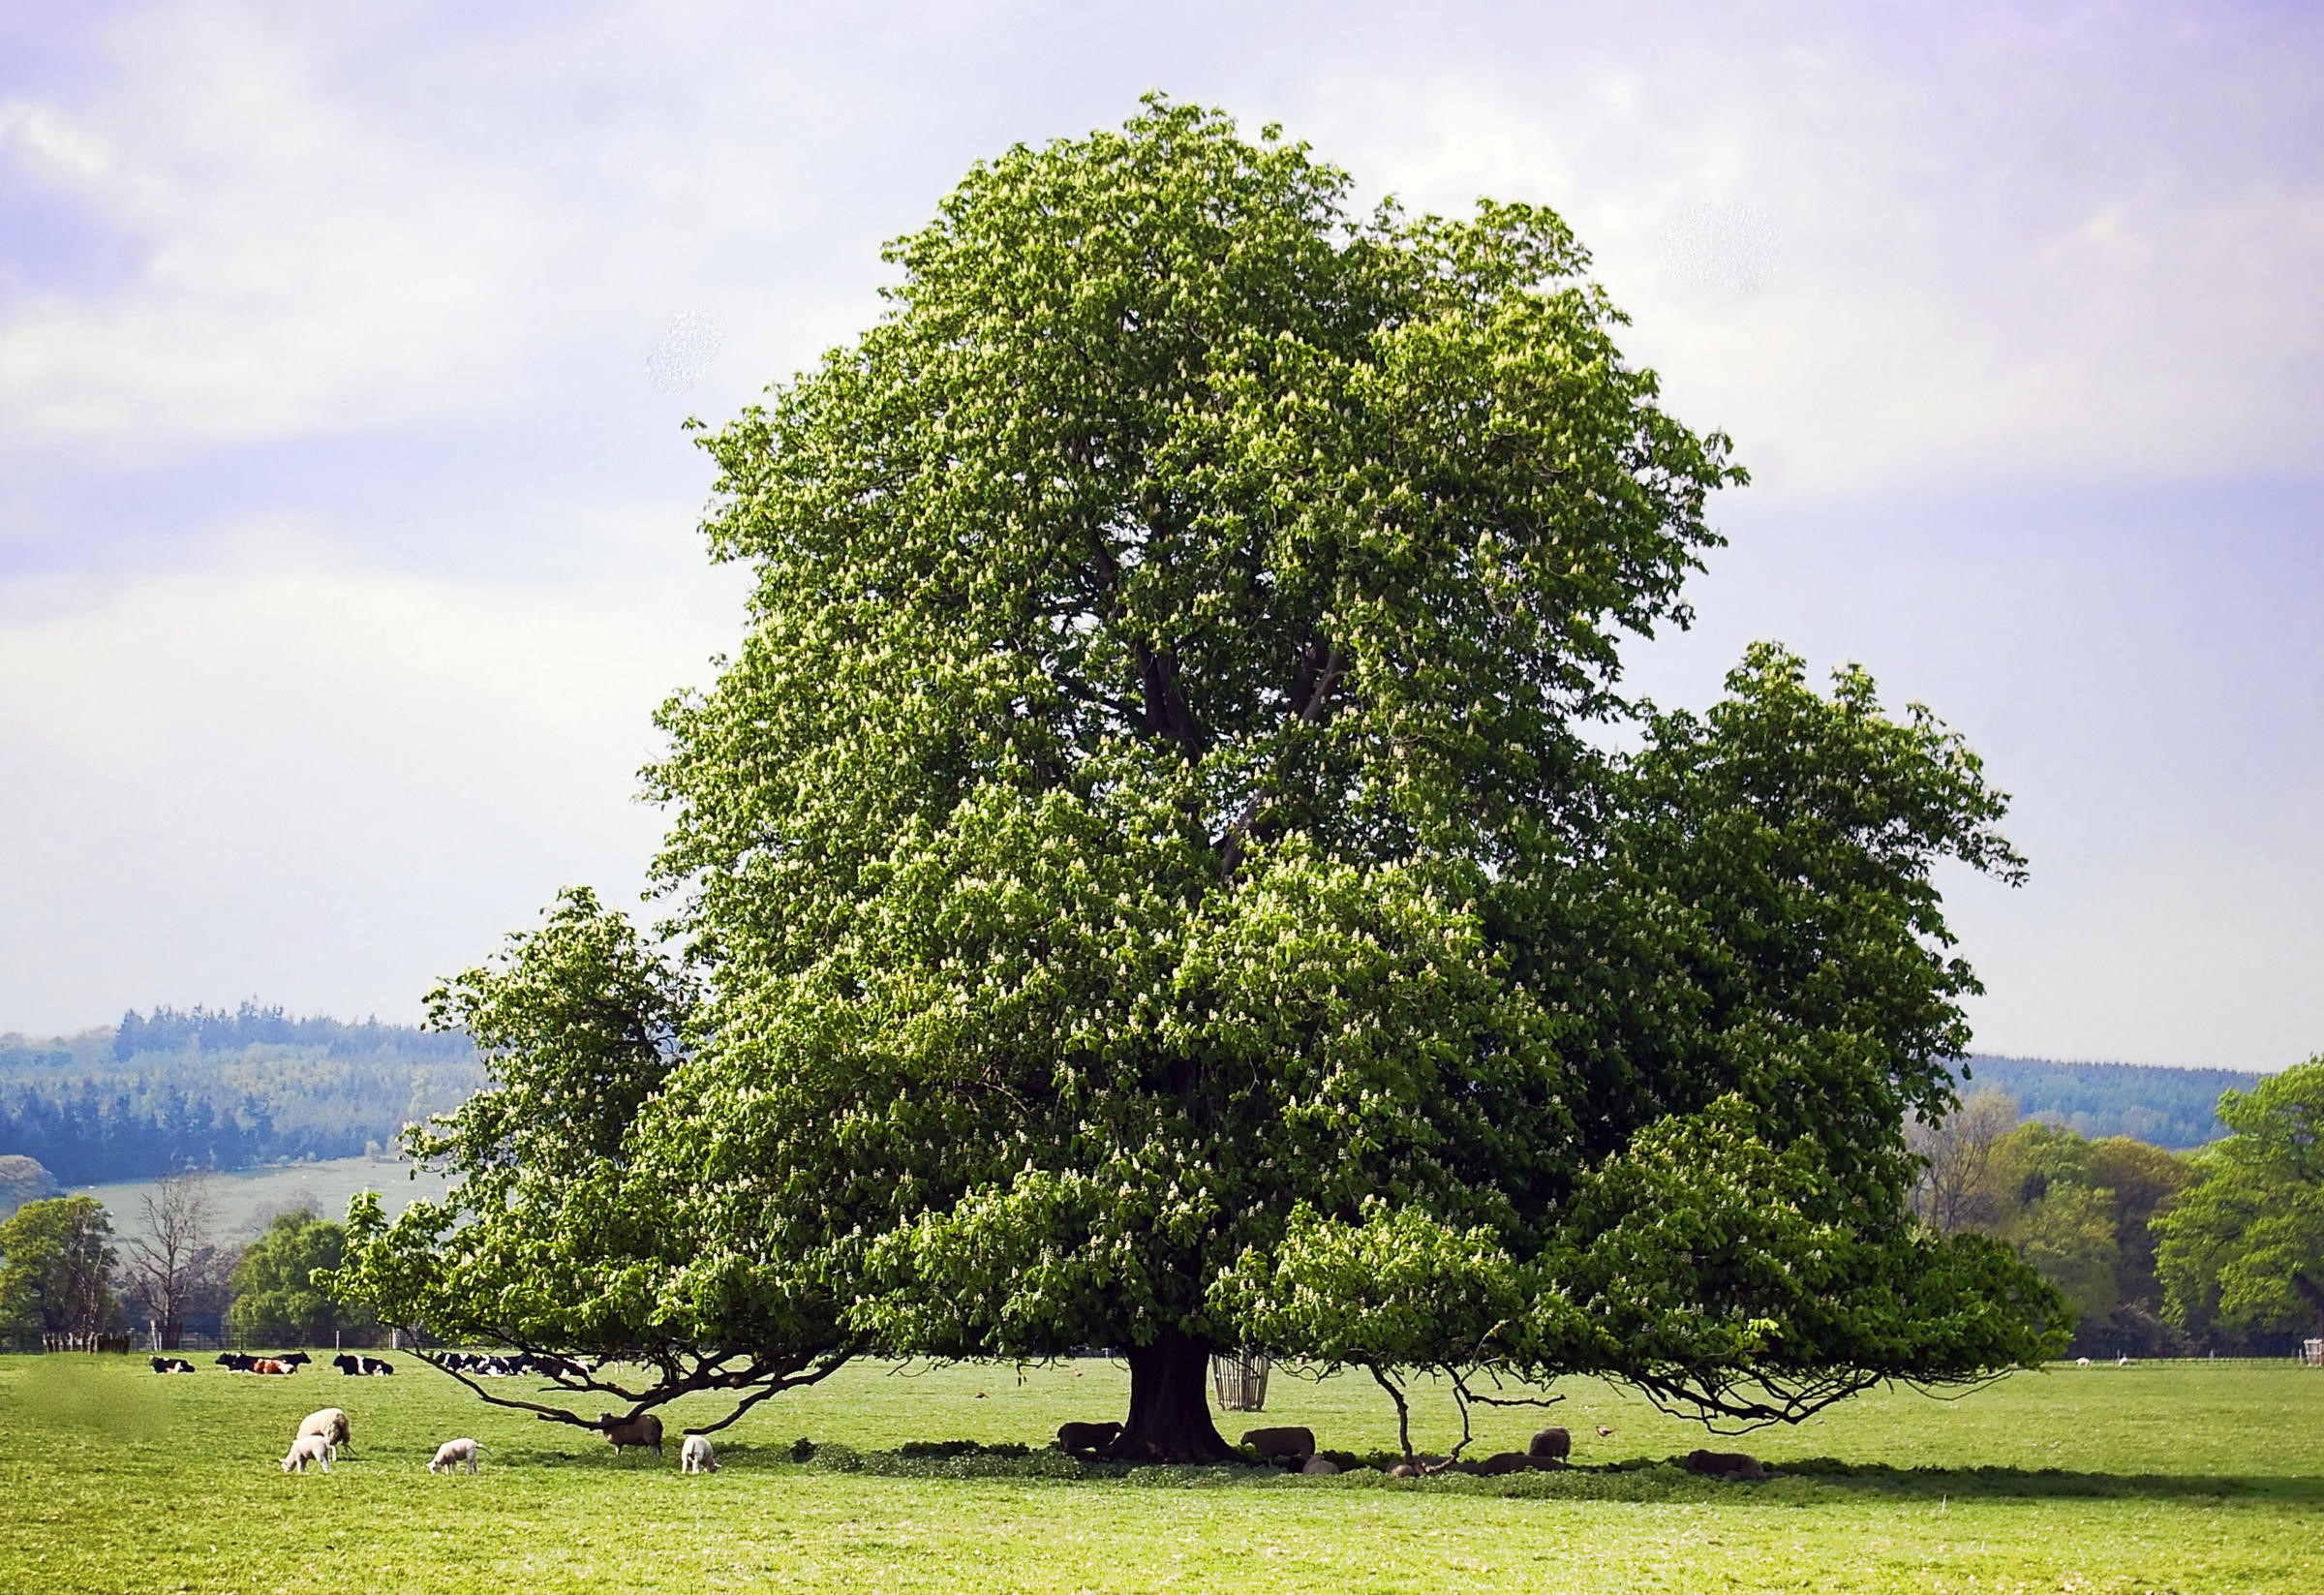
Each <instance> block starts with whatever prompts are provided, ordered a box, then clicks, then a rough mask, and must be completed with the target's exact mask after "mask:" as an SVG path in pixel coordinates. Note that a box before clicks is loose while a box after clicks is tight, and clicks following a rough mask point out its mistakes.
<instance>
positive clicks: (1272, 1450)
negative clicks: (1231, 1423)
mask: <svg viewBox="0 0 2324 1595" xmlns="http://www.w3.org/2000/svg"><path fill="white" fill-rule="evenodd" d="M1242 1443H1243V1444H1244V1445H1246V1446H1249V1447H1250V1448H1251V1449H1252V1450H1253V1451H1255V1452H1257V1453H1258V1454H1259V1456H1260V1457H1261V1458H1262V1459H1263V1460H1265V1461H1269V1462H1304V1461H1306V1460H1307V1458H1308V1457H1312V1456H1314V1455H1315V1430H1313V1429H1311V1428H1254V1429H1247V1430H1245V1431H1244V1432H1243V1436H1242Z"/></svg>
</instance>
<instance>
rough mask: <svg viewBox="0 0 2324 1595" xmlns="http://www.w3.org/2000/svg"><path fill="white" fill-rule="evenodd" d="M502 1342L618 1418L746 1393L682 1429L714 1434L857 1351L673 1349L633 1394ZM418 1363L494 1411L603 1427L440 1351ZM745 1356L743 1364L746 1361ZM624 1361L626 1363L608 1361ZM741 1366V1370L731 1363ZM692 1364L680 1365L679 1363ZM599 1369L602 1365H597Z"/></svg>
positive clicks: (651, 1361) (653, 1360) (567, 1361)
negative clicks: (711, 1417)
mask: <svg viewBox="0 0 2324 1595" xmlns="http://www.w3.org/2000/svg"><path fill="white" fill-rule="evenodd" d="M496 1338H498V1339H500V1340H501V1343H503V1344H505V1345H508V1346H510V1347H512V1348H514V1350H515V1353H516V1355H518V1356H520V1357H523V1358H525V1359H527V1360H528V1361H530V1362H532V1363H533V1364H535V1368H534V1370H533V1371H534V1375H535V1377H537V1378H543V1379H546V1380H548V1381H549V1384H550V1385H551V1386H553V1387H555V1388H556V1389H559V1390H565V1391H571V1392H573V1393H575V1394H580V1393H583V1392H595V1393H597V1394H600V1395H604V1396H613V1397H615V1398H616V1399H618V1400H621V1401H626V1402H627V1403H628V1406H629V1410H628V1411H627V1413H624V1414H623V1415H622V1416H623V1417H624V1418H626V1419H627V1418H635V1417H637V1416H639V1415H640V1414H643V1413H648V1412H651V1411H653V1410H654V1409H655V1408H656V1407H660V1406H667V1405H668V1404H669V1403H671V1402H673V1401H676V1400H678V1399H680V1398H681V1397H684V1396H698V1395H702V1394H704V1393H706V1392H712V1391H743V1392H748V1393H749V1394H747V1395H745V1396H743V1398H742V1399H741V1400H740V1401H739V1402H737V1403H736V1405H735V1408H734V1410H733V1411H732V1412H729V1413H728V1414H727V1415H726V1416H725V1417H723V1418H721V1419H719V1421H718V1422H717V1423H715V1424H702V1425H694V1426H689V1429H688V1432H690V1433H695V1434H716V1433H717V1432H718V1431H719V1430H720V1429H722V1428H725V1427H727V1426H729V1425H731V1424H733V1423H734V1422H735V1421H736V1420H738V1419H740V1418H741V1417H743V1416H744V1414H746V1413H748V1412H749V1411H750V1409H751V1408H753V1407H755V1406H757V1405H758V1404H759V1403H760V1402H761V1401H764V1400H766V1399H767V1398H768V1397H769V1396H780V1394H782V1393H783V1392H784V1391H786V1390H799V1389H802V1388H804V1387H806V1386H809V1385H814V1384H819V1383H821V1382H822V1381H823V1380H825V1379H827V1378H829V1377H830V1376H831V1375H833V1374H834V1373H837V1372H838V1371H839V1370H840V1369H841V1368H842V1367H844V1366H845V1365H847V1364H848V1363H850V1362H852V1361H853V1360H854V1359H855V1357H856V1355H857V1352H858V1348H856V1347H854V1346H847V1347H843V1348H839V1349H834V1350H829V1351H823V1352H818V1353H814V1354H812V1355H810V1356H808V1357H804V1358H801V1357H790V1358H768V1357H756V1356H751V1355H750V1354H749V1353H744V1352H673V1351H671V1350H669V1349H666V1348H665V1349H664V1350H663V1351H662V1352H661V1353H659V1354H658V1355H656V1356H652V1357H649V1358H645V1359H641V1360H642V1361H644V1362H645V1363H646V1364H647V1365H650V1366H655V1367H658V1368H659V1369H660V1370H661V1372H662V1375H663V1377H662V1378H661V1380H660V1381H659V1382H658V1383H657V1384H654V1385H651V1386H648V1387H645V1388H643V1389H632V1388H630V1387H629V1386H627V1385H624V1384H621V1383H617V1382H616V1381H614V1380H611V1379H605V1378H600V1377H598V1376H597V1370H596V1369H593V1368H589V1367H585V1366H584V1365H581V1364H580V1363H577V1362H575V1361H574V1360H573V1359H572V1358H570V1357H568V1356H566V1355H565V1354H563V1353H560V1352H552V1351H548V1350H545V1349H542V1348H540V1347H535V1346H526V1345H524V1344H522V1343H521V1342H519V1341H516V1340H512V1339H508V1338H507V1337H505V1336H498V1337H496ZM419 1357H420V1360H421V1361H422V1362H424V1363H426V1364H427V1365H429V1366H430V1367H433V1368H435V1369H436V1370H437V1371H439V1372H441V1373H445V1374H449V1375H450V1376H451V1377H452V1378H454V1379H457V1380H458V1381H459V1382H460V1383H461V1384H463V1385H466V1386H467V1387H468V1388H469V1389H470V1390H471V1391H473V1392H474V1393H475V1394H476V1395H477V1396H479V1397H481V1398H482V1399H483V1400H485V1401H487V1402H489V1403H491V1404H492V1405H494V1406H496V1407H507V1408H510V1409H511V1410H514V1411H518V1412H530V1413H532V1414H533V1415H534V1416H535V1418H537V1419H539V1420H540V1421H541V1422H543V1423H555V1424H569V1425H571V1426H574V1427H575V1428H586V1429H593V1430H595V1429H602V1428H603V1427H604V1424H603V1422H602V1420H601V1418H598V1417H583V1416H582V1415H581V1414H579V1413H576V1412H574V1411H572V1410H571V1409H570V1408H568V1407H560V1406H552V1405H549V1404H547V1403H545V1402H541V1401H528V1400H525V1399H524V1398H522V1397H520V1396H507V1395H503V1394H501V1393H499V1392H496V1391H493V1390H490V1389H488V1388H486V1387H485V1386H484V1385H483V1384H481V1383H479V1382H478V1381H477V1380H476V1379H474V1378H473V1377H471V1376H470V1374H469V1373H468V1372H467V1371H466V1370H464V1369H462V1368H459V1367H455V1366H453V1365H451V1364H450V1362H449V1361H448V1360H447V1359H446V1358H445V1357H444V1355H443V1354H441V1353H429V1352H424V1351H423V1352H421V1353H419ZM746 1359H747V1360H746ZM613 1361H616V1362H628V1361H631V1359H614V1360H613ZM738 1362H739V1363H740V1365H739V1366H738V1365H737V1364H738ZM688 1363H690V1364H691V1366H686V1364H688ZM598 1366H599V1367H600V1368H601V1367H602V1366H603V1365H602V1364H600V1365H598Z"/></svg>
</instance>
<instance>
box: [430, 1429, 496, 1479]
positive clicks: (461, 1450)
mask: <svg viewBox="0 0 2324 1595" xmlns="http://www.w3.org/2000/svg"><path fill="white" fill-rule="evenodd" d="M483 1449H484V1448H483V1447H482V1446H479V1445H477V1444H476V1442H475V1441H474V1440H471V1439H468V1438H467V1437H466V1436H463V1437H462V1438H460V1439H457V1440H446V1441H444V1443H443V1444H442V1445H440V1446H438V1447H437V1448H436V1459H435V1460H434V1461H432V1462H430V1463H429V1464H428V1471H429V1472H430V1473H457V1472H459V1471H460V1464H461V1463H463V1462H466V1463H467V1464H468V1471H469V1472H471V1473H474V1472H475V1471H476V1453H477V1452H479V1451H482V1450H483Z"/></svg>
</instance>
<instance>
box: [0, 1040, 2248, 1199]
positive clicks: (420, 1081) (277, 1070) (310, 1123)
mask: <svg viewBox="0 0 2324 1595" xmlns="http://www.w3.org/2000/svg"><path fill="white" fill-rule="evenodd" d="M1965 1072H1966V1073H1967V1075H1968V1078H1967V1079H1966V1080H1965V1081H1964V1082H1963V1084H1962V1089H1963V1091H1964V1093H1965V1094H1966V1093H1967V1092H1969V1091H1974V1090H1980V1089H1986V1088H1988V1087H1990V1088H1995V1089H2000V1090H2003V1091H2006V1092H2007V1093H2008V1094H2009V1095H2011V1096H2013V1097H2015V1098H2016V1099H2017V1105H2018V1108H2019V1111H2020V1112H2021V1113H2023V1114H2024V1115H2025V1116H2026V1117H2027V1118H2029V1119H2049V1120H2054V1121H2056V1122H2058V1123H2062V1124H2064V1125H2065V1126H2066V1127H2067V1128H2069V1129H2073V1130H2076V1131H2079V1132H2080V1133H2081V1134H2083V1135H2086V1136H2090V1137H2092V1138H2094V1139H2095V1138H2097V1137H2100V1136H2108V1135H2126V1136H2130V1137H2132V1138H2133V1139H2136V1140H2139V1141H2147V1142H2152V1143H2154V1144H2155V1145H2156V1146H2160V1147H2169V1148H2173V1149H2175V1150H2183V1149H2186V1148H2188V1147H2199V1146H2202V1145H2203V1144H2204V1143H2205V1142H2208V1141H2212V1140H2214V1139H2216V1138H2217V1136H2218V1135H2219V1134H2220V1126H2219V1123H2218V1120H2217V1118H2216V1117H2215V1116H2214V1109H2215V1108H2216V1106H2217V1103H2218V1100H2219V1092H2220V1091H2222V1090H2225V1089H2228V1088H2230V1087H2233V1088H2236V1089H2249V1088H2250V1087H2252V1086H2253V1085H2255V1084H2257V1083H2258V1081H2259V1079H2260V1076H2258V1075H2256V1074H2246V1073H2242V1072H2239V1071H2237V1070H2234V1069H2173V1068H2157V1067H2151V1066H2148V1065H2144V1064H2136V1063H2052V1062H2048V1061H2045V1060H2043V1059H2040V1058H1999V1057H1992V1056H1986V1055H1978V1056H1974V1057H1972V1058H1969V1059H1968V1069H1967V1070H1966V1071H1965ZM484 1083H485V1077H484V1070H483V1066H482V1064H481V1063H480V1062H479V1061H478V1059H477V1058H476V1054H475V1049H474V1047H472V1046H471V1045H470V1044H469V1040H468V1037H467V1036H465V1035H457V1034H454V1035H445V1034H440V1033H438V1032H435V1031H431V1030H421V1029H415V1028H412V1027H410V1026H406V1025H382V1024H381V1023H379V1022H378V1021H377V1020H364V1021H362V1022H360V1023H357V1024H349V1023H346V1022H344V1021H341V1020H336V1019H324V1018H305V1019H300V1018H293V1017H291V1015H289V1014H288V1013H286V1012H285V1011H284V1010H283V1009H281V1008H280V1007H273V1008H263V1007H260V1006H259V1005H257V1004H256V1003H250V1002H245V1003H243V1004H242V1006H241V1007H239V1008H236V1009H232V1010H228V1009H223V1008H220V1009H209V1008H193V1009H188V1010H183V1011H181V1010H179V1009H175V1008H156V1009H155V1010H154V1011H153V1012H151V1013H149V1014H140V1013H129V1014H125V1015H123V1016H122V1020H121V1023H120V1024H119V1025H117V1026H115V1027H114V1028H111V1029H109V1030H105V1029H100V1030H87V1031H84V1032H82V1033H81V1034H79V1035H75V1036H57V1037H52V1038H48V1039H45V1040H44V1039H34V1038H29V1037H26V1036H21V1035H13V1034H11V1035H0V1156H5V1155H8V1154H12V1153H13V1154H16V1155H20V1156H25V1157H31V1158H35V1159H37V1160H38V1161H39V1162H40V1163H41V1164H42V1165H43V1166H44V1167H45V1168H46V1170H47V1171H48V1172H49V1173H50V1174H51V1175H53V1176H54V1177H55V1179H56V1180H57V1181H61V1182H62V1183H64V1184H67V1185H91V1184H102V1183H105V1182H107V1181H124V1180H146V1179H151V1178H152V1177H154V1176H156V1175H161V1174H167V1173H168V1172H169V1171H170V1170H172V1169H178V1168H184V1167H188V1166H190V1165H191V1166H201V1167H208V1168H215V1169H219V1170H231V1169H247V1168H253V1167H256V1166H258V1165H260V1164H263V1163H272V1162H279V1161H284V1160H288V1159H295V1158H306V1157H314V1158H334V1157H352V1156H356V1155H359V1154H361V1153H364V1152H367V1151H376V1150H382V1149H387V1148H391V1147H392V1146H393V1144H394V1141H395V1136H396V1132H397V1131H399V1130H400V1129H402V1128H403V1126H404V1125H405V1124H407V1123H409V1122H410V1121H412V1120H416V1119H424V1118H426V1117H427V1116H429V1115H430V1114H438V1113H443V1112H446V1111H448V1110H449V1109H451V1108H453V1107H455V1106H457V1105H458V1104H459V1103H460V1102H462V1101H463V1100H465V1099H466V1098H467V1097H468V1096H469V1095H470V1093H472V1092H474V1091H475V1090H477V1089H480V1088H481V1087H482V1086H483V1085H484Z"/></svg>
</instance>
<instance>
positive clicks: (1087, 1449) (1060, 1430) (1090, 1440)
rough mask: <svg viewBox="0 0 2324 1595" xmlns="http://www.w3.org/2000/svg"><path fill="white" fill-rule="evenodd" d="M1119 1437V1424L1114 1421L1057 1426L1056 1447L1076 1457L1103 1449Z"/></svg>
mask: <svg viewBox="0 0 2324 1595" xmlns="http://www.w3.org/2000/svg"><path fill="white" fill-rule="evenodd" d="M1120 1438H1121V1426H1120V1425H1119V1424H1116V1423H1112V1422H1108V1423H1103V1424H1059V1425H1058V1426H1057V1446H1058V1448H1059V1449H1060V1450H1062V1451H1065V1452H1067V1453H1070V1454H1071V1455H1073V1456H1077V1457H1079V1456H1085V1455H1088V1454H1091V1453H1095V1452H1100V1451H1104V1450H1105V1449H1106V1448H1107V1447H1109V1446H1111V1445H1113V1443H1114V1442H1115V1441H1116V1440H1118V1439H1120Z"/></svg>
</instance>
